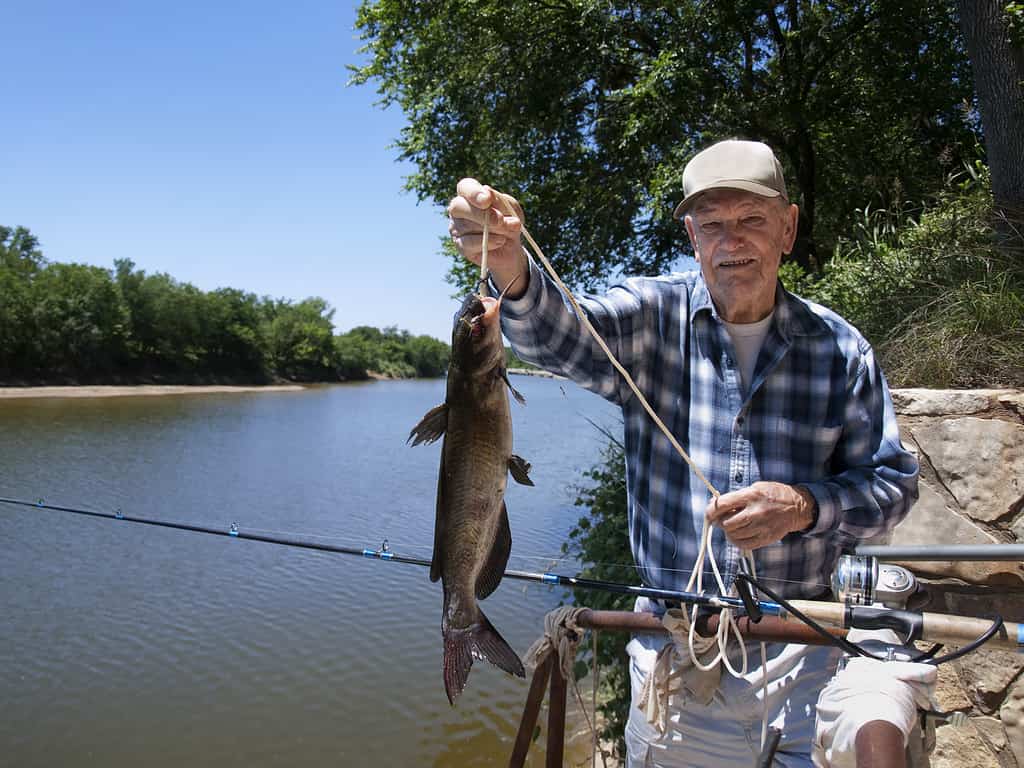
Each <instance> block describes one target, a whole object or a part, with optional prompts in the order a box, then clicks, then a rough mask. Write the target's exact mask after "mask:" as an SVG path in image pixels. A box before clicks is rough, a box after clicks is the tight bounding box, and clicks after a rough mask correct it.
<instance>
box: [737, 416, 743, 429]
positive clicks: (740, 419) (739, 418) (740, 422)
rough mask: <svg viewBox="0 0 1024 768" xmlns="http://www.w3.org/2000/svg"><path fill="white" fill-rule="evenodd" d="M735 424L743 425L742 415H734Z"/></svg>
mask: <svg viewBox="0 0 1024 768" xmlns="http://www.w3.org/2000/svg"><path fill="white" fill-rule="evenodd" d="M736 426H737V427H742V426H743V417H742V416H737V417H736Z"/></svg>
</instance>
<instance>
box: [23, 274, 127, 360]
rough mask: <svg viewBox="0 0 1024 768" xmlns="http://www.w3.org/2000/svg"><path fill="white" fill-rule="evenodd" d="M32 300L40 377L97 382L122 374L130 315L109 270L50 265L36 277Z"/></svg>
mask: <svg viewBox="0 0 1024 768" xmlns="http://www.w3.org/2000/svg"><path fill="white" fill-rule="evenodd" d="M30 301H31V321H30V322H31V334H32V336H31V339H32V343H31V346H32V351H31V353H30V354H31V365H32V366H33V367H34V369H35V372H36V373H37V374H39V375H41V376H42V377H44V378H50V377H75V378H87V379H95V378H97V377H102V376H105V375H110V374H111V373H113V372H115V371H116V370H117V368H118V365H119V363H120V362H121V360H122V359H123V357H124V354H125V337H126V325H127V320H128V313H127V310H126V308H125V305H124V302H123V300H122V298H121V293H120V291H119V290H118V288H117V284H116V283H115V282H114V280H113V278H112V276H111V274H110V272H109V271H108V270H106V269H101V268H100V267H92V266H86V265H84V264H50V265H48V266H47V267H46V268H45V269H43V270H41V271H40V272H39V273H38V274H37V275H35V277H34V278H33V280H32V283H31V292H30Z"/></svg>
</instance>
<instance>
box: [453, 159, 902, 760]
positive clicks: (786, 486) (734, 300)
mask: <svg viewBox="0 0 1024 768" xmlns="http://www.w3.org/2000/svg"><path fill="white" fill-rule="evenodd" d="M683 190H684V194H685V199H684V200H683V201H682V202H681V203H680V204H679V206H678V207H677V208H676V211H675V216H676V218H677V219H679V218H681V219H682V220H683V221H684V223H685V226H686V231H687V234H688V235H689V238H690V243H691V244H692V246H693V252H694V255H695V257H696V259H697V263H698V264H699V266H700V270H699V271H691V272H685V273H681V274H673V275H668V276H662V277H656V278H631V279H628V280H625V281H624V282H623V283H622V284H621V285H618V286H616V287H613V288H612V289H611V290H610V291H608V293H606V294H604V295H602V296H596V297H587V298H585V299H584V300H583V301H582V302H581V305H582V307H583V309H584V311H585V312H586V313H587V315H588V316H589V319H590V321H591V322H592V323H593V325H594V326H595V328H596V329H597V330H598V331H599V332H600V334H601V335H602V336H603V338H604V339H605V340H606V341H607V343H608V344H609V346H610V348H611V349H612V350H613V352H614V354H615V356H616V357H617V358H618V360H619V362H620V363H622V365H623V366H625V368H626V369H627V370H629V371H630V374H631V375H632V377H633V379H634V380H635V381H636V383H637V384H638V386H639V387H640V389H641V390H642V391H643V392H644V395H645V397H646V398H647V399H648V401H649V402H650V403H651V404H652V405H653V407H654V408H655V409H656V411H657V412H658V414H659V416H660V417H661V418H662V420H663V421H664V422H665V423H666V424H667V425H668V426H669V428H670V429H671V430H672V432H673V433H674V435H675V436H676V438H677V439H678V440H679V441H680V442H681V443H682V444H683V445H684V446H685V447H686V448H687V450H688V452H689V453H690V456H691V457H692V458H693V459H694V460H695V461H696V463H697V465H698V466H699V467H700V468H701V470H702V471H703V473H704V474H705V475H706V476H707V478H708V479H709V480H710V482H711V483H712V484H713V485H714V487H715V488H716V489H718V490H719V491H721V493H722V495H721V497H720V498H719V499H718V501H717V503H712V502H711V498H710V494H709V492H708V491H707V489H706V487H705V486H704V484H703V483H701V482H700V481H699V480H698V479H697V477H696V476H695V474H694V473H693V472H692V471H691V470H690V468H689V467H688V466H687V465H686V464H685V463H684V461H683V460H682V459H681V458H680V457H679V456H678V454H677V453H676V451H675V450H674V449H673V448H672V447H671V445H670V443H669V441H668V440H667V439H666V438H665V437H664V436H663V435H662V434H661V433H660V432H659V430H658V429H657V428H656V427H655V425H654V424H653V423H652V420H651V419H650V418H649V417H648V415H647V414H646V413H645V412H644V411H643V410H642V408H641V406H640V405H639V403H638V402H637V398H636V397H635V396H634V395H633V393H632V392H631V391H630V390H629V389H628V388H627V386H626V385H625V383H624V381H623V380H622V377H621V376H620V375H619V374H618V373H617V372H616V371H615V370H614V368H613V367H612V366H611V364H610V363H609V361H608V359H607V357H606V356H605V354H604V352H602V351H601V349H600V348H599V347H598V346H597V345H596V344H595V342H594V341H593V339H592V337H591V336H590V335H589V334H588V333H587V332H586V330H585V329H584V328H583V327H582V325H581V323H580V320H579V319H578V318H577V317H576V316H575V314H574V311H573V310H572V309H571V307H570V306H569V305H568V304H567V302H566V301H565V300H564V298H563V296H562V294H561V293H560V292H559V290H558V288H557V287H556V286H555V285H554V283H553V282H552V281H551V280H550V279H549V278H548V277H547V276H546V275H545V274H544V272H543V271H542V270H541V269H539V268H538V266H537V265H536V264H535V263H534V262H533V261H532V260H531V259H530V258H529V257H528V256H527V255H526V253H525V251H524V250H523V248H522V246H521V245H520V242H519V234H520V231H521V226H522V223H521V222H522V211H521V210H520V209H519V208H518V206H517V205H516V207H515V209H514V210H515V211H516V213H517V214H518V215H517V216H510V215H507V210H508V209H507V207H506V206H504V205H501V206H499V205H498V203H499V201H498V200H497V199H496V197H495V196H496V195H498V194H500V193H497V192H495V191H494V190H492V189H491V188H490V187H487V186H483V185H481V184H479V183H478V182H476V181H475V180H473V179H464V180H463V181H461V182H460V183H459V186H458V196H457V197H456V198H454V199H453V200H452V202H451V204H450V205H449V215H450V232H451V235H452V238H453V239H454V241H455V243H456V244H457V245H458V247H459V249H460V251H461V252H462V254H463V255H464V256H465V257H466V258H468V259H470V260H471V261H474V262H476V263H479V261H480V255H481V242H482V238H481V232H482V222H483V219H484V217H485V216H488V217H489V218H490V222H489V224H490V227H489V228H490V232H489V241H488V242H489V246H488V250H489V253H488V265H489V268H490V273H491V276H492V279H493V281H494V283H495V284H496V287H497V288H498V289H504V288H505V287H506V286H508V285H510V284H512V286H511V289H510V291H509V293H508V295H507V296H506V298H505V301H504V303H503V304H502V329H503V331H504V333H505V335H506V336H507V337H508V339H509V340H510V341H511V342H512V345H513V348H514V349H515V351H516V353H517V354H518V355H519V356H520V357H522V358H523V359H525V360H529V361H532V362H535V363H536V364H538V365H540V366H542V367H544V368H546V369H548V370H550V371H552V372H555V373H558V374H562V375H564V376H567V377H569V378H571V379H573V380H575V381H576V382H577V383H579V384H581V385H582V386H584V387H586V388H588V389H591V390H593V391H594V392H597V393H598V394H600V395H602V396H603V397H605V398H607V399H609V400H611V401H612V402H615V403H616V404H618V405H620V406H621V408H622V411H623V416H624V423H625V448H626V469H627V484H628V497H629V505H628V507H629V508H628V515H629V537H630V545H631V548H632V551H633V556H634V558H635V560H636V563H637V566H638V568H639V571H640V574H641V576H642V578H643V580H644V582H645V583H647V584H649V585H651V586H656V587H665V588H674V589H682V588H684V587H685V585H686V582H687V580H688V577H689V573H690V570H691V569H692V568H693V566H694V563H695V561H696V559H697V553H698V548H699V545H700V534H701V528H702V524H703V522H704V520H705V517H706V518H707V520H708V521H709V522H710V523H712V524H713V525H714V528H713V536H712V549H713V551H714V554H715V556H716V558H717V562H718V563H719V565H720V568H721V570H722V575H723V577H724V580H725V585H726V587H727V588H729V587H731V584H732V581H733V579H734V577H735V575H736V574H737V572H738V571H739V569H740V567H741V566H740V562H741V551H743V550H751V551H753V557H754V560H755V563H756V568H757V574H758V576H759V578H760V579H761V580H762V581H764V582H765V583H766V584H767V585H769V586H771V587H772V588H774V589H775V590H777V591H779V592H781V593H782V594H783V595H784V596H786V597H789V598H816V597H819V596H821V595H822V594H823V593H824V592H825V591H826V590H827V584H828V580H829V575H830V573H831V571H832V569H833V567H834V565H835V563H836V560H837V558H838V557H839V555H840V554H841V552H842V550H843V549H844V548H845V547H849V546H851V545H852V544H854V543H856V542H857V541H859V540H862V539H865V538H869V537H874V536H877V535H879V534H882V533H885V532H887V531H889V530H891V529H892V528H893V527H894V526H895V525H896V524H897V523H898V522H899V521H900V520H901V519H902V518H903V517H904V516H905V515H906V513H907V511H908V510H909V507H910V505H911V504H912V503H913V501H914V500H915V499H916V496H917V471H918V467H917V462H916V461H915V459H914V457H913V456H912V455H911V454H909V453H908V452H907V451H906V450H905V449H904V448H903V447H902V445H901V444H900V439H899V431H898V428H897V424H896V419H895V415H894V412H893V408H892V403H891V401H890V398H889V392H888V388H887V386H886V383H885V379H884V378H883V376H882V372H881V371H880V369H879V367H878V365H877V363H876V361H875V358H874V354H873V352H872V349H871V347H870V346H869V344H868V343H867V342H866V341H865V340H864V338H863V337H862V336H861V335H860V334H859V333H858V332H857V331H856V330H855V329H854V328H853V327H852V326H850V325H849V324H848V323H847V322H846V321H844V320H843V319H842V318H841V317H839V316H838V315H836V314H835V313H833V312H831V311H829V310H828V309H826V308H824V307H821V306H818V305H816V304H813V303H811V302H808V301H805V300H803V299H800V298H798V297H796V296H794V295H792V294H790V293H788V292H787V291H786V290H785V289H784V288H783V287H782V285H781V284H780V283H779V281H778V270H779V264H780V261H781V259H782V257H783V255H785V254H787V253H789V251H790V250H791V248H792V247H793V242H794V240H795V238H796V229H797V213H798V210H797V206H796V205H794V204H792V203H790V201H789V198H788V195H787V192H786V185H785V180H784V178H783V172H782V167H781V165H780V164H779V162H778V160H777V159H776V158H775V156H774V154H773V152H772V150H771V149H770V148H769V147H767V146H766V145H764V144H761V143H758V142H750V141H738V140H730V141H723V142H720V143H717V144H714V145H713V146H711V147H709V148H707V149H705V150H704V151H702V152H700V153H699V154H697V155H696V156H695V157H694V158H693V159H692V160H691V161H690V162H689V163H688V164H687V166H686V168H685V170H684V172H683ZM506 202H508V200H506ZM511 202H513V203H514V201H511ZM513 281H514V284H513ZM705 569H707V566H705ZM704 581H705V584H713V583H714V582H713V581H712V579H711V575H710V572H708V573H707V574H706V578H705V580H704ZM637 609H638V610H653V611H655V612H663V610H664V607H663V606H659V605H657V604H655V603H650V602H648V601H646V600H645V599H641V600H640V601H638V606H637ZM663 644H664V640H663V639H658V638H654V637H644V636H638V637H636V638H634V639H633V641H632V642H631V643H630V648H629V650H630V656H631V668H630V672H631V678H632V680H633V693H634V699H635V700H636V699H637V698H638V696H639V693H640V690H641V687H642V685H643V681H644V679H645V678H646V676H647V674H648V673H649V672H650V671H651V668H652V666H653V664H654V661H655V657H656V655H657V652H658V650H659V649H660V647H661V645H663ZM749 657H750V659H751V661H752V668H751V669H750V670H749V671H748V672H747V674H746V675H744V676H742V677H732V676H730V675H723V676H722V678H721V680H720V682H719V684H718V686H717V689H716V690H714V694H713V696H711V697H710V700H709V701H707V702H704V701H697V700H695V699H694V698H693V697H688V696H676V697H673V699H672V702H673V703H672V705H671V712H670V713H669V716H668V717H667V718H666V719H665V720H666V722H665V723H663V726H664V728H663V729H656V728H654V727H652V725H651V724H650V723H649V722H648V721H647V719H646V718H645V717H644V716H643V714H642V713H641V712H640V710H639V709H638V708H637V707H631V715H630V720H629V724H628V725H627V728H626V741H627V747H628V752H629V755H628V757H629V764H630V765H636V766H648V765H672V766H677V765H678V766H742V768H749V766H750V765H751V761H752V756H754V755H756V754H757V753H758V751H759V748H760V743H759V739H760V732H761V720H762V717H763V716H764V713H765V711H767V717H768V720H769V721H770V724H771V725H773V726H775V727H777V728H780V729H781V730H782V732H783V737H782V742H781V746H780V749H779V752H778V753H777V762H778V763H780V764H783V765H786V766H797V765H809V764H810V753H811V747H812V741H813V738H814V726H815V704H816V701H817V698H818V694H819V693H820V691H821V690H822V688H823V687H824V686H825V685H826V683H827V682H828V680H829V678H830V677H831V675H832V673H833V671H834V668H835V664H836V660H837V654H836V652H835V651H834V650H833V649H829V648H809V647H806V646H800V645H786V644H769V646H768V649H767V663H766V664H765V665H762V664H761V657H760V653H759V652H758V651H757V650H756V646H753V647H752V648H751V650H750V653H749ZM765 697H767V700H765Z"/></svg>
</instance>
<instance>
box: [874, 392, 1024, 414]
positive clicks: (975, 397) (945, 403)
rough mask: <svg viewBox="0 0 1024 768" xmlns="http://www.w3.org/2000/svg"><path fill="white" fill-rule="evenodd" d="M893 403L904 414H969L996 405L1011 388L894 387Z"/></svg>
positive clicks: (1008, 393) (898, 411)
mask: <svg viewBox="0 0 1024 768" xmlns="http://www.w3.org/2000/svg"><path fill="white" fill-rule="evenodd" d="M891 394H892V404H893V408H895V409H896V413H898V414H900V415H901V416H966V415H969V414H972V413H981V412H982V411H987V410H988V409H989V408H991V407H992V405H993V403H995V402H996V401H997V400H998V398H1000V397H1001V396H1003V395H1012V391H1011V390H1001V389H971V390H957V389H894V390H892V393H891Z"/></svg>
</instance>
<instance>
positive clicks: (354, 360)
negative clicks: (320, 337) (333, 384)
mask: <svg viewBox="0 0 1024 768" xmlns="http://www.w3.org/2000/svg"><path fill="white" fill-rule="evenodd" d="M334 348H335V353H336V355H337V357H336V360H337V363H336V365H337V370H338V375H339V376H341V378H343V379H347V380H357V379H365V378H367V371H368V370H369V369H370V367H371V366H372V364H373V355H372V352H371V347H370V344H369V342H368V341H367V340H366V339H365V338H364V337H362V336H360V335H358V334H354V333H351V332H350V333H346V334H342V335H340V336H335V338H334Z"/></svg>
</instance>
